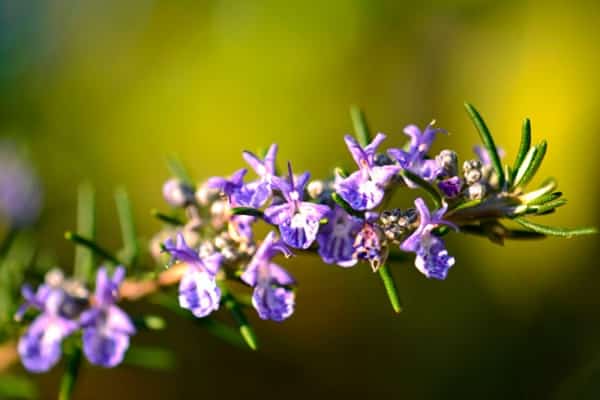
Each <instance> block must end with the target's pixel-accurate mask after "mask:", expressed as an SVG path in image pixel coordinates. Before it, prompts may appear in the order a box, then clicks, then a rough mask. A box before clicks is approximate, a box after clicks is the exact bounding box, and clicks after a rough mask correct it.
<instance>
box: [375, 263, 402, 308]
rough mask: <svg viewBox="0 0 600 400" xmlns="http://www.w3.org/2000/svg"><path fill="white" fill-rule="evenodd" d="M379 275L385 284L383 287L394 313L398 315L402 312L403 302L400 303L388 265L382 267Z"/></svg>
mask: <svg viewBox="0 0 600 400" xmlns="http://www.w3.org/2000/svg"><path fill="white" fill-rule="evenodd" d="M377 272H378V273H379V277H380V278H381V281H382V282H383V286H384V287H385V291H386V293H387V295H388V298H389V299H390V303H391V304H392V308H393V309H394V312H396V313H397V314H399V313H401V312H402V302H401V301H400V296H399V295H398V289H397V288H396V283H395V282H394V278H393V277H392V274H391V272H390V270H389V268H388V266H387V265H385V264H384V265H382V266H380V267H379V269H378V270H377Z"/></svg>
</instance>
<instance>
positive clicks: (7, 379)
mask: <svg viewBox="0 0 600 400" xmlns="http://www.w3.org/2000/svg"><path fill="white" fill-rule="evenodd" d="M37 397H38V389H37V387H36V386H35V383H33V381H32V380H31V379H30V378H29V377H27V376H21V375H10V374H4V373H3V374H2V375H0V399H26V400H27V399H36V398H37Z"/></svg>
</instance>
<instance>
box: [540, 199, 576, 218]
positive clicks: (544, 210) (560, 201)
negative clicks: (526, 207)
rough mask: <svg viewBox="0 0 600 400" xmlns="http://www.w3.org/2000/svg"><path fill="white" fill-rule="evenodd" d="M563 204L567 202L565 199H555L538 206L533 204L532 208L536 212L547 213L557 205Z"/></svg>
mask: <svg viewBox="0 0 600 400" xmlns="http://www.w3.org/2000/svg"><path fill="white" fill-rule="evenodd" d="M565 204H567V199H556V200H552V201H548V202H546V203H544V204H540V205H538V206H534V207H532V209H533V210H534V211H535V212H536V214H540V215H541V214H548V213H550V212H553V211H554V210H556V209H557V208H558V207H562V206H564V205H565Z"/></svg>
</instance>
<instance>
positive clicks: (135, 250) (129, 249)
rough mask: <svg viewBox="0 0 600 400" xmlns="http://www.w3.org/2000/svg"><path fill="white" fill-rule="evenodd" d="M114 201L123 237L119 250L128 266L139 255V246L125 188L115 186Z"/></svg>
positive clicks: (132, 263) (134, 261) (133, 262)
mask: <svg viewBox="0 0 600 400" xmlns="http://www.w3.org/2000/svg"><path fill="white" fill-rule="evenodd" d="M115 203H116V206H117V213H118V215H119V224H120V225H121V236H122V238H123V248H122V250H121V252H120V255H121V258H122V259H123V261H124V263H125V264H126V265H128V266H131V265H134V264H135V263H136V261H137V258H138V256H139V252H140V247H139V244H138V239H137V233H136V229H135V221H134V219H133V212H132V210H131V202H130V201H129V195H128V194H127V191H126V190H125V188H117V190H116V191H115Z"/></svg>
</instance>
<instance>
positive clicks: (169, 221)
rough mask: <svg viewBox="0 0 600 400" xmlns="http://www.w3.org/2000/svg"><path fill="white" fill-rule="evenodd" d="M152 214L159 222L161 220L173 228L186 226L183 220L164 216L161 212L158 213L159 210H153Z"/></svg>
mask: <svg viewBox="0 0 600 400" xmlns="http://www.w3.org/2000/svg"><path fill="white" fill-rule="evenodd" d="M150 214H151V215H152V216H153V217H154V218H156V219H158V220H160V221H162V222H164V223H166V224H169V225H173V226H183V225H184V224H185V223H184V222H183V221H182V220H180V219H179V218H177V217H174V216H171V215H167V214H163V213H161V212H160V211H158V210H156V209H153V210H151V211H150Z"/></svg>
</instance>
